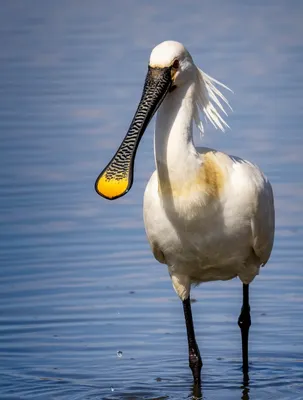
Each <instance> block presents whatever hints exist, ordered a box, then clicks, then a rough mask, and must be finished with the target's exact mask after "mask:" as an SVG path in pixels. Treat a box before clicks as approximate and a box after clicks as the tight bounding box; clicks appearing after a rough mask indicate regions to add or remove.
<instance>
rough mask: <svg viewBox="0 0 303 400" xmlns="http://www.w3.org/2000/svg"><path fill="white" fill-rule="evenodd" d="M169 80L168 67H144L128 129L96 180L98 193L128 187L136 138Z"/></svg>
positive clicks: (112, 194)
mask: <svg viewBox="0 0 303 400" xmlns="http://www.w3.org/2000/svg"><path fill="white" fill-rule="evenodd" d="M171 83H172V79H171V68H170V67H166V68H152V67H150V66H149V67H148V72H147V76H146V79H145V84H144V89H143V93H142V97H141V100H140V103H139V106H138V108H137V111H136V113H135V116H134V118H133V120H132V122H131V124H130V127H129V129H128V132H127V134H126V136H125V138H124V139H123V142H122V143H121V145H120V147H119V149H118V151H117V152H116V154H115V155H114V157H113V158H112V160H111V161H110V162H109V164H108V165H107V166H106V167H105V168H104V170H103V171H102V172H101V174H100V175H99V176H98V178H97V180H96V183H95V189H96V192H97V193H98V194H99V195H100V196H102V197H105V198H106V199H110V200H114V199H117V198H118V197H121V196H123V195H124V194H126V193H127V192H128V191H129V190H130V188H131V186H132V184H133V169H134V161H135V156H136V152H137V148H138V145H139V142H140V139H141V137H142V135H143V133H144V131H145V129H146V127H147V125H148V123H149V122H150V120H151V119H152V117H153V115H154V114H155V112H156V111H157V109H158V108H159V106H160V104H161V103H162V101H163V99H164V97H165V96H166V94H167V92H168V90H169V88H170V86H171Z"/></svg>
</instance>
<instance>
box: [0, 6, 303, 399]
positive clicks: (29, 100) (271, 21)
mask: <svg viewBox="0 0 303 400" xmlns="http://www.w3.org/2000/svg"><path fill="white" fill-rule="evenodd" d="M125 4H126V3H122V2H118V1H111V2H105V1H88V2H85V3H84V2H80V1H73V2H71V1H60V2H59V1H54V2H38V1H28V2H21V1H17V0H14V1H11V2H2V8H1V14H0V31H1V34H0V43H1V52H0V117H1V118H0V135H1V136H0V146H1V157H0V185H1V198H0V222H1V231H0V235H1V241H0V261H1V268H0V296H1V312H0V321H1V324H0V330H1V336H0V354H1V364H0V374H1V377H0V398H1V399H11V400H12V399H56V400H57V399H60V400H61V399H62V400H63V399H64V400H65V399H81V400H82V399H108V400H116V399H128V400H130V399H150V400H151V399H178V400H179V399H188V398H192V387H191V384H192V378H191V374H190V370H189V368H188V366H187V342H186V332H185V326H184V320H183V315H182V306H181V303H180V301H179V299H178V298H177V296H176V295H175V293H174V291H173V290H172V288H171V283H170V279H169V277H168V274H167V271H166V269H165V267H164V266H163V265H160V264H158V263H157V262H156V261H155V260H154V259H153V256H152V254H151V251H150V249H149V246H148V243H147V240H146V237H145V233H144V227H143V220H142V197H143V191H144V187H145V185H146V183H147V181H148V179H149V176H150V175H151V173H152V171H153V169H154V161H153V152H152V145H153V141H152V131H153V129H152V125H151V126H150V127H149V128H148V130H147V132H146V134H145V136H144V139H143V141H142V143H141V145H140V148H139V152H138V157H137V160H136V170H135V183H134V186H133V188H132V190H131V191H130V193H129V194H128V195H127V196H125V197H124V198H122V199H119V200H117V201H115V202H108V201H106V200H104V199H101V198H100V197H98V196H97V195H96V194H95V192H94V188H93V185H94V181H95V178H96V176H97V175H98V174H99V172H100V171H101V169H102V168H103V167H104V165H105V164H106V163H107V162H108V160H109V159H110V157H111V156H112V154H113V153H114V151H115V149H116V148H117V146H118V145H119V143H120V141H121V139H122V137H123V136H124V134H125V131H126V129H127V127H128V124H129V121H130V120H131V118H132V115H133V112H134V110H135V108H136V106H137V101H138V99H139V97H140V94H141V90H142V84H143V80H144V76H145V73H146V67H147V62H148V57H149V53H150V51H151V49H152V48H153V47H154V46H155V45H156V44H158V43H159V42H161V41H162V40H166V39H174V40H179V41H181V42H183V43H184V44H185V45H186V46H187V47H188V49H189V50H190V52H191V53H192V55H193V57H194V59H195V61H196V63H197V64H198V65H199V66H200V67H201V68H203V69H204V70H205V71H206V72H208V73H209V74H211V75H212V76H214V77H216V78H217V79H220V80H222V81H224V82H225V83H226V84H228V86H230V87H231V88H232V89H233V90H234V92H235V94H234V95H229V99H230V101H231V104H232V106H233V108H234V113H233V114H232V115H231V116H230V117H229V119H228V122H229V124H230V126H231V127H232V130H230V131H229V132H228V133H227V134H221V133H218V132H216V131H214V130H213V129H212V128H211V126H210V125H208V126H207V129H206V132H207V133H206V135H205V137H204V138H203V139H202V140H203V144H204V145H205V146H211V147H215V148H218V149H220V150H223V151H226V152H230V153H232V154H235V155H239V156H241V157H244V158H248V159H249V160H251V161H254V162H256V163H257V164H259V165H260V166H261V167H262V169H263V170H264V171H265V173H266V174H267V176H268V177H269V178H270V180H271V182H272V184H273V188H274V192H275V199H276V212H277V230H276V241H275V247H274V250H273V254H272V257H271V260H270V262H269V263H268V265H267V266H266V268H264V269H263V270H262V273H261V275H260V276H259V277H257V278H256V279H255V281H254V283H253V285H251V310H252V327H251V331H250V361H251V373H250V386H249V388H243V387H242V378H241V363H240V359H241V348H240V332H239V328H238V326H237V318H238V315H239V312H240V308H241V301H242V300H241V294H242V290H241V284H240V282H239V281H238V280H233V281H230V282H214V283H208V284H204V285H201V286H200V287H199V288H197V289H194V290H193V293H192V297H193V298H195V299H196V302H194V303H193V314H194V319H195V326H196V331H197V339H198V342H199V345H200V350H201V354H202V358H203V362H204V367H203V373H202V378H203V388H202V389H203V399H215V400H217V399H233V400H234V399H241V398H243V399H257V400H262V399H292V400H295V399H303V388H302V379H303V340H302V329H303V313H302V301H303V294H302V278H303V268H302V257H303V249H302V240H303V220H302V212H303V206H302V204H303V185H302V171H303V161H302V141H303V139H302V137H303V135H302V122H303V121H302V115H303V101H302V99H303V95H302V93H303V84H302V62H303V47H302V39H301V38H302V36H303V28H302V27H303V25H302V16H303V14H302V13H303V6H302V3H301V2H299V1H292V2H286V1H282V0H278V1H275V2H267V3H266V5H264V4H263V2H261V1H257V2H252V1H247V2H245V4H244V3H243V2H241V1H237V0H233V1H229V2H225V1H223V0H221V1H210V0H209V1H208V0H207V1H203V3H202V2H200V1H188V2H186V3H185V2H178V1H174V2H173V1H167V2H165V4H164V3H163V2H161V1H153V2H145V1H142V2H141V1H138V0H134V1H129V2H128V3H127V4H128V5H127V6H126V5H125ZM196 139H197V143H198V142H199V143H201V141H200V139H199V138H198V136H197V138H196ZM119 351H120V352H122V357H119V356H118V355H117V352H119ZM119 354H120V353H119Z"/></svg>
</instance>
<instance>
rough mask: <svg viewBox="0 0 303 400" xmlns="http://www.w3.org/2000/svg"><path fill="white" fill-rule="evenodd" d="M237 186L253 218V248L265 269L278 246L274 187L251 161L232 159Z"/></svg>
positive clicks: (243, 204) (239, 194) (251, 220)
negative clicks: (275, 235) (273, 250)
mask: <svg viewBox="0 0 303 400" xmlns="http://www.w3.org/2000/svg"><path fill="white" fill-rule="evenodd" d="M231 159H232V161H233V172H234V177H235V181H236V183H237V193H236V194H237V195H238V196H239V197H241V199H242V200H243V203H242V206H245V205H246V208H247V210H249V211H248V215H249V216H250V222H251V230H252V248H253V250H254V252H255V254H256V256H257V257H258V258H259V259H260V263H261V264H262V265H265V264H266V263H267V261H268V259H269V257H270V253H271V250H272V247H273V242H274V231H275V209H274V197H273V191H272V187H271V184H270V182H269V180H268V179H267V178H266V176H264V174H263V173H262V171H261V170H260V169H259V168H258V167H257V166H256V165H254V164H252V163H250V162H249V161H246V160H242V159H241V158H238V157H231Z"/></svg>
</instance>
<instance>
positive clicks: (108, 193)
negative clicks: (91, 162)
mask: <svg viewBox="0 0 303 400" xmlns="http://www.w3.org/2000/svg"><path fill="white" fill-rule="evenodd" d="M95 189H96V192H97V193H98V194H99V195H100V196H102V197H105V198H106V199H109V200H113V199H116V198H118V197H121V196H123V195H124V194H125V193H127V191H128V189H129V180H128V178H127V177H125V178H122V179H116V178H110V179H109V178H107V177H106V174H104V173H103V174H102V175H100V176H99V177H98V178H97V180H96V183H95Z"/></svg>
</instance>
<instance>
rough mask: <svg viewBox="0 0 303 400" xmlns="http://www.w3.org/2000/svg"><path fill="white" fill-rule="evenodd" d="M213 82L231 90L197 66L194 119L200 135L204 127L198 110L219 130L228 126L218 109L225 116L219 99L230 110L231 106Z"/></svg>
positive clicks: (223, 129)
mask: <svg viewBox="0 0 303 400" xmlns="http://www.w3.org/2000/svg"><path fill="white" fill-rule="evenodd" d="M215 84H216V85H219V86H222V87H223V88H224V89H227V90H229V91H231V92H232V90H231V89H229V88H228V87H227V86H225V85H224V84H223V83H221V82H219V81H217V80H216V79H214V78H212V77H211V76H209V75H207V74H206V73H205V72H203V71H202V70H201V69H199V68H197V92H196V109H195V112H194V120H195V123H196V125H197V128H198V129H199V131H200V132H201V134H202V135H203V134H204V127H203V123H202V121H201V119H200V113H199V110H200V111H201V112H202V113H203V114H204V116H205V119H206V120H207V119H208V120H209V121H210V122H211V123H212V124H213V126H214V127H215V128H216V129H218V128H219V129H221V131H223V132H224V131H225V128H226V127H227V128H229V126H228V124H227V123H226V122H225V120H224V119H223V118H222V117H221V115H220V113H219V110H220V111H221V112H222V113H223V114H225V115H226V116H227V113H226V111H225V110H224V108H223V105H222V103H221V101H222V102H223V103H225V104H226V105H227V106H228V107H229V109H230V110H232V108H231V106H230V104H229V102H228V100H227V99H226V97H225V96H223V94H222V93H221V92H220V90H219V89H218V88H217V87H216V86H215ZM220 100H221V101H220ZM218 109H219V110H218Z"/></svg>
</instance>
